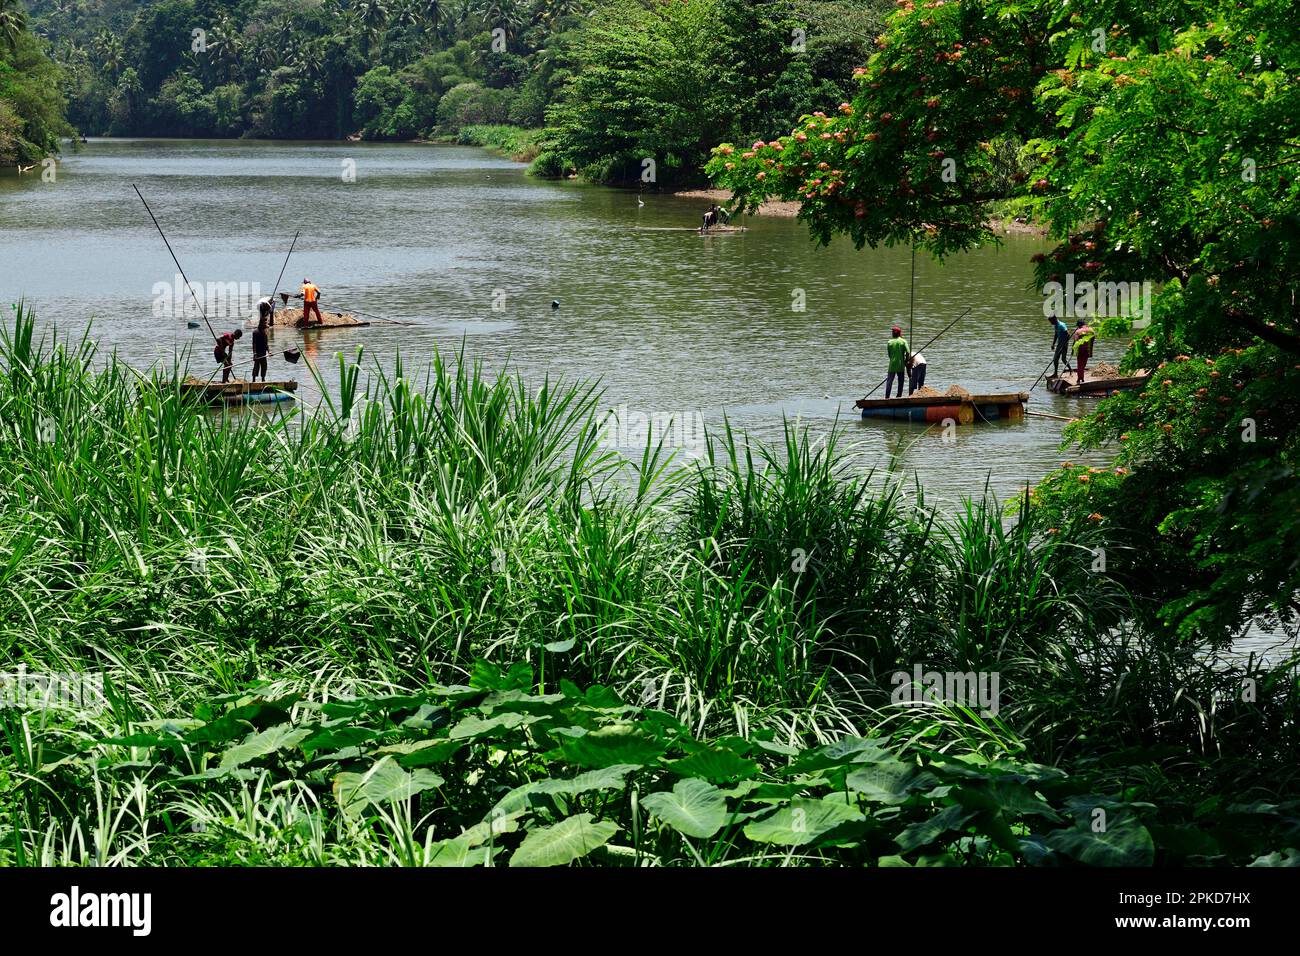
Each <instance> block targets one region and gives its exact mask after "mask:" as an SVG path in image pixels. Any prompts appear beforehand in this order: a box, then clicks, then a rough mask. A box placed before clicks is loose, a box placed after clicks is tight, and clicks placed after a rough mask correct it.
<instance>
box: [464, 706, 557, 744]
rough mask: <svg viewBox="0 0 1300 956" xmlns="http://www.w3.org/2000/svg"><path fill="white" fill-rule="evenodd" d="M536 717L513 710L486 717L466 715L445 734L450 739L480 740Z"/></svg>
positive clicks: (526, 722) (498, 734)
mask: <svg viewBox="0 0 1300 956" xmlns="http://www.w3.org/2000/svg"><path fill="white" fill-rule="evenodd" d="M536 719H537V718H536V717H532V716H529V715H526V714H520V713H514V712H507V713H502V714H497V715H496V716H494V717H488V718H483V717H466V718H464V719H463V720H461V721H460V722H459V723H458V724H456V726H454V727H452V728H451V730H449V731H447V736H448V737H450V738H451V739H452V740H481V739H483V738H484V737H494V736H500V731H503V730H514V729H515V728H517V727H522V726H523V725H525V724H529V723H532V722H533V721H534V720H536Z"/></svg>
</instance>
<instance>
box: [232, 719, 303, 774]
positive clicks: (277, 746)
mask: <svg viewBox="0 0 1300 956" xmlns="http://www.w3.org/2000/svg"><path fill="white" fill-rule="evenodd" d="M310 733H311V730H310V729H301V728H300V729H297V730H295V729H294V728H292V727H290V726H289V725H288V724H277V725H276V726H274V727H271V728H269V729H267V730H263V731H262V732H261V733H256V734H249V735H248V736H247V737H245V738H244V740H243V741H242V742H241V743H238V744H236V745H235V746H233V747H231V748H230V749H229V750H227V751H226V752H225V753H223V754H222V755H221V769H222V770H233V769H234V768H235V767H238V766H241V765H243V764H246V763H248V761H250V760H256V759H257V758H258V757H265V756H266V755H267V754H271V753H275V752H276V751H277V750H283V749H284V748H285V747H296V746H297V745H298V744H299V743H301V742H302V741H303V740H305V739H306V738H307V736H308V735H309V734H310Z"/></svg>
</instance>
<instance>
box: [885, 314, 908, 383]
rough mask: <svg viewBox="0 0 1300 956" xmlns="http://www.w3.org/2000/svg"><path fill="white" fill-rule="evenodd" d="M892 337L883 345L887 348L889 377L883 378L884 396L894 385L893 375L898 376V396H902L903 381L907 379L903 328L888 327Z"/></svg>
mask: <svg viewBox="0 0 1300 956" xmlns="http://www.w3.org/2000/svg"><path fill="white" fill-rule="evenodd" d="M890 332H891V334H892V335H893V338H891V339H890V340H889V342H888V344H887V345H886V346H885V348H887V349H888V350H889V378H887V379H886V380H885V398H889V393H890V391H891V390H892V389H893V386H894V377H895V376H897V377H898V397H899V398H902V397H903V388H904V385H903V383H904V382H906V381H907V353H908V348H907V339H905V338H903V330H902V329H900V328H899V327H898V326H894V327H893V328H892V329H890Z"/></svg>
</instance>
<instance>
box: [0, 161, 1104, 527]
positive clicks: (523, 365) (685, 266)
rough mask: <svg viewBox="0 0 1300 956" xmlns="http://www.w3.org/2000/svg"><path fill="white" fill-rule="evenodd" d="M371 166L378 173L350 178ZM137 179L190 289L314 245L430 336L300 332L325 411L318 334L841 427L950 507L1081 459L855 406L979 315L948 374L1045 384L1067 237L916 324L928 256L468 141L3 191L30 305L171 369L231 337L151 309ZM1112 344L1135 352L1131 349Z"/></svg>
mask: <svg viewBox="0 0 1300 956" xmlns="http://www.w3.org/2000/svg"><path fill="white" fill-rule="evenodd" d="M346 160H354V161H355V169H356V181H355V182H354V183H347V182H344V181H343V176H342V172H343V169H344V166H345V161H346ZM132 183H135V184H136V185H138V186H139V188H140V190H141V192H143V193H144V195H145V197H146V198H147V199H148V200H149V202H150V205H151V206H152V207H153V209H154V212H155V214H156V215H157V216H158V218H159V220H160V221H161V222H162V224H163V226H164V228H165V229H166V230H167V234H168V238H169V239H170V240H171V243H172V246H173V248H174V249H175V250H176V252H177V254H178V255H179V256H180V259H181V264H182V265H183V266H184V267H185V269H186V272H187V273H188V275H189V278H190V280H191V281H193V282H200V281H202V282H210V281H211V282H248V283H258V284H259V285H260V286H261V290H262V292H263V293H264V294H265V293H269V292H270V291H271V289H272V287H273V286H274V284H275V279H276V275H277V273H278V272H279V270H280V267H281V264H282V263H283V260H284V255H285V252H286V251H287V250H288V247H289V242H290V239H291V238H292V236H293V233H294V232H295V231H296V230H300V231H301V233H302V235H301V237H300V238H299V240H298V243H297V248H296V250H295V251H294V254H293V258H292V259H291V261H290V263H289V266H288V269H287V270H286V272H285V277H284V280H283V283H282V285H281V289H282V290H286V291H289V292H293V291H296V289H297V286H298V284H299V281H300V280H301V279H302V277H303V276H310V277H311V278H312V280H313V281H314V282H316V284H317V285H319V286H320V287H321V289H322V296H321V301H322V307H323V308H326V309H335V310H337V309H349V310H356V311H363V312H366V313H370V314H372V315H375V316H382V317H385V318H388V319H392V320H397V321H399V322H402V323H406V324H402V325H397V324H390V323H383V322H376V323H375V324H373V325H370V326H368V327H364V328H353V329H340V330H330V331H324V332H321V333H316V334H311V335H307V336H305V337H304V336H303V335H301V334H300V333H297V332H294V331H291V330H288V329H277V330H276V332H275V333H274V341H273V343H272V361H271V371H270V377H271V378H273V379H274V378H289V377H291V378H296V379H298V381H299V382H300V383H303V387H302V389H301V391H300V392H299V395H300V396H301V398H302V399H303V400H304V401H305V402H307V403H310V402H313V401H317V400H319V398H318V395H317V392H316V390H315V388H314V387H313V386H312V385H311V380H310V376H309V374H308V373H307V372H306V371H305V370H304V369H303V366H302V364H301V363H300V364H299V365H296V366H294V365H289V364H287V363H286V362H284V361H283V359H282V358H281V352H282V351H283V350H284V349H285V348H287V347H288V346H289V345H291V344H296V343H297V342H299V341H301V340H304V338H305V342H304V343H303V356H304V360H305V361H310V362H312V363H313V364H315V365H317V366H318V367H319V369H320V371H321V374H322V376H323V377H324V379H325V381H326V383H327V387H332V386H333V385H335V384H336V382H337V375H338V371H337V363H336V360H335V354H336V353H338V352H342V353H343V354H344V355H347V356H349V357H351V356H352V355H354V354H355V352H356V350H357V349H358V348H359V347H361V348H364V352H365V355H366V356H368V357H369V358H370V359H373V360H375V361H377V362H379V363H381V364H382V365H384V366H385V367H391V365H392V363H393V361H394V359H395V358H396V357H397V355H398V354H399V353H400V354H401V356H402V358H403V360H404V362H405V363H406V365H407V367H408V368H410V367H412V365H416V364H420V363H422V362H423V361H426V360H427V359H428V358H430V356H431V355H432V354H433V351H434V349H435V348H437V349H442V350H455V349H458V348H459V347H460V346H461V344H462V342H463V343H464V345H465V348H466V350H467V352H468V353H469V354H470V355H471V356H473V357H474V358H477V359H481V360H482V361H483V362H484V364H485V365H486V366H487V367H488V368H489V369H496V368H501V367H504V366H505V365H506V364H507V363H509V364H510V365H512V366H513V367H514V368H515V369H517V370H518V371H519V372H520V373H521V374H523V375H524V376H525V377H526V378H529V379H539V378H540V377H541V376H543V375H550V376H551V377H552V379H554V378H555V377H557V376H563V377H564V378H566V379H593V378H599V379H600V380H601V382H602V383H603V386H604V405H605V406H606V407H607V408H611V409H613V408H621V409H626V410H627V411H628V412H630V413H636V414H641V415H644V416H646V417H647V418H650V419H654V418H655V417H656V416H665V415H692V416H693V415H695V414H699V415H702V416H703V418H704V420H705V421H706V422H708V423H710V424H712V425H716V424H718V423H720V422H721V421H722V419H723V416H724V415H725V416H727V418H729V419H730V421H731V422H732V423H733V425H735V426H736V427H737V428H739V429H741V430H744V431H747V432H749V433H750V434H751V435H753V436H755V437H758V438H761V439H772V438H775V437H778V436H779V435H780V432H781V428H782V422H783V420H789V421H796V422H800V423H804V424H807V425H808V426H809V427H811V428H813V429H815V430H821V431H824V430H825V429H826V428H827V427H828V426H829V425H830V424H831V423H832V422H834V421H835V420H836V419H837V417H838V418H839V419H840V420H841V421H842V422H843V423H844V425H845V426H846V427H845V432H846V434H845V438H846V440H847V441H849V442H851V443H852V445H853V449H854V455H855V459H854V460H855V463H856V465H857V466H858V467H861V468H862V469H863V470H864V471H867V470H874V471H875V472H876V473H878V474H883V473H887V472H889V471H891V470H892V471H893V472H894V473H895V474H898V475H900V476H904V477H906V478H907V479H908V484H909V485H910V483H911V478H912V477H913V476H914V475H915V476H916V477H919V479H920V482H921V484H922V485H923V486H924V488H925V490H926V495H927V498H928V500H930V501H931V502H939V503H945V502H946V503H949V504H951V503H953V502H955V500H956V499H958V498H959V497H960V496H964V495H978V494H981V493H982V492H983V490H984V488H985V487H986V485H987V487H988V488H989V490H990V491H991V492H992V493H994V494H995V495H997V496H998V497H999V498H1006V497H1008V496H1010V495H1012V494H1014V493H1015V492H1016V491H1017V490H1018V489H1021V488H1023V487H1024V486H1025V485H1026V484H1032V483H1034V482H1036V481H1037V480H1039V479H1040V478H1041V477H1042V476H1043V474H1044V473H1046V472H1047V471H1049V470H1050V469H1052V468H1054V467H1055V466H1056V465H1057V464H1059V463H1060V461H1061V459H1062V457H1063V453H1062V451H1061V450H1060V447H1059V446H1060V434H1061V428H1062V425H1063V423H1062V422H1060V421H1057V420H1055V419H1051V418H1042V417H1028V418H1026V419H1025V420H1023V421H1020V422H997V423H993V424H981V425H970V426H960V427H959V428H958V429H957V430H956V434H955V436H953V437H954V438H955V440H951V441H946V440H944V437H945V436H944V434H943V430H942V429H940V428H927V427H926V426H924V425H913V424H908V423H902V422H892V421H879V420H872V421H869V422H863V421H861V420H860V419H859V418H858V416H857V413H856V410H855V409H854V408H853V401H854V400H855V399H856V398H859V397H861V396H862V395H863V394H864V393H866V392H867V391H868V390H869V389H870V388H871V387H872V386H873V385H875V384H876V383H877V382H879V381H880V380H881V379H882V378H883V377H884V371H885V341H886V339H887V338H888V336H889V327H890V326H891V325H894V324H896V323H897V324H899V325H902V326H903V327H904V328H905V329H908V328H909V326H910V331H911V336H912V342H913V344H914V345H916V346H920V345H924V343H925V341H926V340H927V339H929V338H930V337H931V336H933V335H934V334H936V333H938V332H939V331H940V330H941V329H943V327H944V326H945V325H947V324H948V323H949V322H951V321H952V319H954V318H955V317H957V316H958V315H960V314H961V313H962V312H963V311H965V310H967V309H970V310H971V311H970V314H969V315H968V316H967V317H966V318H965V319H964V320H962V321H961V322H960V323H958V325H957V326H956V327H955V328H954V329H953V330H952V331H951V332H949V333H948V334H946V335H945V336H944V337H943V338H941V339H940V340H939V341H938V342H935V343H934V344H933V345H930V346H927V347H926V348H925V355H926V358H927V359H928V361H929V372H928V378H927V382H926V384H927V385H930V386H932V387H935V388H938V389H939V390H941V391H942V390H944V389H946V388H947V387H948V386H949V385H952V384H960V385H962V386H964V387H966V388H968V389H970V390H971V391H973V392H1000V391H1019V390H1025V389H1028V388H1029V387H1030V385H1031V383H1033V382H1034V381H1035V379H1037V378H1038V376H1039V374H1040V373H1041V372H1042V371H1043V366H1044V365H1045V364H1047V363H1048V362H1049V360H1050V358H1051V350H1050V345H1051V330H1050V327H1049V325H1048V323H1047V322H1046V320H1045V319H1044V318H1043V313H1042V304H1041V303H1042V300H1041V298H1040V296H1039V295H1038V293H1037V291H1036V290H1034V289H1031V288H1029V287H1028V285H1027V283H1028V281H1029V278H1030V275H1031V273H1030V266H1029V262H1028V260H1029V257H1030V256H1031V255H1032V254H1033V253H1034V252H1037V251H1040V250H1041V249H1042V248H1044V244H1043V243H1041V242H1040V241H1038V240H1035V239H1032V238H1024V237H1015V236H1012V237H1007V239H1006V242H1005V244H1004V245H1003V247H1002V248H1000V249H995V248H989V249H983V250H979V251H977V252H973V253H970V254H967V255H962V256H957V257H954V258H953V259H951V260H949V261H947V262H945V263H943V264H939V263H936V262H933V261H931V260H929V259H928V258H927V257H924V256H922V257H918V259H917V284H916V304H915V315H914V317H913V318H912V320H911V321H910V322H909V318H908V291H909V269H910V260H911V256H910V253H909V251H908V250H907V249H905V248H895V249H878V250H863V251H857V250H855V249H853V248H852V246H851V245H850V244H849V243H847V242H843V241H839V242H836V243H835V244H832V245H831V246H830V247H829V248H820V247H817V246H815V245H814V244H813V243H812V242H811V241H809V239H808V238H807V232H806V230H805V228H804V227H803V226H802V225H801V224H799V223H798V222H796V221H794V220H788V219H779V218H764V217H759V218H753V219H747V220H744V224H745V225H747V226H748V227H749V230H748V231H747V232H745V233H744V234H742V235H716V236H700V235H699V234H697V233H696V232H695V231H694V230H693V229H691V228H689V227H692V226H693V225H694V224H695V223H697V222H698V221H699V212H700V206H701V205H702V204H701V203H699V202H687V201H683V200H678V199H673V198H669V197H660V196H655V195H649V196H647V197H646V198H645V205H644V206H638V204H637V196H636V195H635V194H633V193H625V192H619V191H614V190H608V189H602V188H595V187H587V186H582V185H577V184H572V183H552V182H546V181H541V180H534V179H530V178H528V177H526V176H525V175H524V171H523V168H522V167H520V166H518V165H516V164H514V163H511V162H509V161H508V160H505V159H501V158H497V157H494V156H492V155H490V154H488V153H486V152H484V151H482V150H478V149H473V148H468V147H458V146H419V145H407V144H401V145H375V144H358V143H345V144H332V143H331V144H323V143H262V142H244V141H231V142H225V141H211V142H209V141H158V140H106V141H95V142H92V143H91V144H90V145H89V146H87V147H86V148H85V149H84V150H83V151H82V152H81V153H80V154H75V155H74V154H70V155H69V156H68V157H67V158H66V159H65V160H64V161H63V162H62V163H61V165H60V167H59V174H58V179H57V182H56V183H52V184H51V183H40V182H30V181H28V182H18V181H17V180H14V179H0V228H2V231H0V262H3V263H4V268H3V276H2V277H0V278H2V281H0V292H2V293H3V294H4V295H5V296H7V297H9V298H8V299H6V301H13V300H15V299H16V298H17V297H19V296H25V297H26V298H27V299H28V300H29V301H30V302H31V303H32V304H33V305H34V306H35V307H36V308H37V310H38V312H39V314H40V317H41V318H42V320H44V321H47V322H48V321H52V320H57V321H58V322H59V324H60V326H61V327H62V328H63V329H64V330H67V329H68V327H69V326H79V325H80V324H81V323H82V322H83V321H84V320H85V319H86V318H88V317H93V319H94V323H95V333H96V336H97V337H98V338H99V340H100V341H101V342H102V343H103V344H104V345H105V346H107V347H111V348H114V349H117V350H118V352H119V353H120V354H121V355H122V356H123V357H125V358H126V359H127V360H129V361H131V362H133V363H138V364H149V363H152V362H155V361H160V360H161V361H164V362H166V363H167V364H170V363H171V361H172V360H173V357H174V356H175V354H176V353H177V352H178V351H181V350H184V349H187V348H188V349H190V350H191V355H192V360H193V361H194V362H195V364H196V366H199V365H204V363H208V362H210V361H211V346H210V344H209V342H210V338H209V337H208V334H207V331H206V329H204V328H202V327H200V328H199V329H189V328H187V327H186V324H185V322H184V321H183V320H181V319H158V318H155V317H153V315H152V314H151V307H152V304H153V300H154V297H155V296H154V293H153V291H152V290H153V287H154V285H155V283H158V282H171V281H172V278H173V276H174V273H175V267H174V266H173V264H172V262H171V259H170V258H169V256H168V255H167V251H166V249H165V248H164V246H163V244H162V241H161V240H160V239H159V237H158V235H157V233H156V232H155V231H154V227H153V225H152V224H151V223H150V221H149V219H148V217H147V215H146V214H145V212H144V209H143V208H142V206H141V205H140V203H139V201H138V200H137V198H136V196H135V193H134V192H133V191H132V190H131V184H132ZM674 226H680V227H687V228H683V229H680V230H674V229H668V228H665V227H674ZM645 227H651V228H645ZM552 300H556V301H558V302H559V304H560V305H559V308H558V309H553V308H552V307H551V302H552ZM800 304H802V305H803V308H804V311H796V307H797V306H798V305H800ZM241 320H242V317H239V316H227V317H221V318H220V319H218V320H216V321H214V325H218V326H219V327H218V331H221V328H220V326H222V325H224V326H225V327H227V328H230V327H234V326H235V325H237V324H239V323H240V321H241ZM241 348H243V349H245V350H246V348H247V338H246V339H245V341H244V342H242V343H241ZM1098 352H1099V354H1098V355H1097V358H1096V360H1103V361H1115V360H1116V359H1117V358H1118V356H1119V352H1120V346H1119V345H1118V344H1117V343H1114V342H1107V341H1103V342H1102V343H1101V345H1100V348H1099V350H1098ZM242 357H244V356H243V355H240V354H238V352H237V358H242ZM204 367H205V373H206V365H204ZM1087 407H1088V404H1087V402H1086V401H1082V400H1070V399H1065V398H1061V397H1058V396H1055V395H1051V394H1050V393H1048V392H1046V390H1045V388H1044V387H1043V386H1041V385H1040V386H1039V387H1038V388H1037V389H1036V390H1035V391H1034V392H1033V397H1032V401H1031V404H1030V408H1031V409H1036V410H1041V411H1045V412H1051V413H1053V414H1056V415H1064V416H1069V415H1072V414H1076V413H1078V412H1080V411H1082V410H1085V409H1086V408H1087ZM1069 457H1071V458H1072V459H1073V460H1075V461H1088V462H1090V463H1096V464H1102V463H1105V461H1106V460H1107V458H1106V456H1104V455H1099V456H1094V457H1093V458H1091V459H1090V458H1088V457H1084V456H1080V455H1079V454H1078V453H1077V452H1071V453H1070V456H1069Z"/></svg>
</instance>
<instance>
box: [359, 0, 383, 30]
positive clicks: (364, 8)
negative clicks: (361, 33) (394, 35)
mask: <svg viewBox="0 0 1300 956" xmlns="http://www.w3.org/2000/svg"><path fill="white" fill-rule="evenodd" d="M356 11H357V19H358V20H359V21H360V22H361V28H362V29H363V30H365V31H366V33H367V34H368V35H369V36H370V37H371V38H372V39H373V38H374V37H376V36H378V35H379V34H380V33H382V32H383V31H384V27H385V26H387V25H388V17H389V9H388V4H387V3H386V2H385V0H360V2H359V3H358V4H357V6H356Z"/></svg>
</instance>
